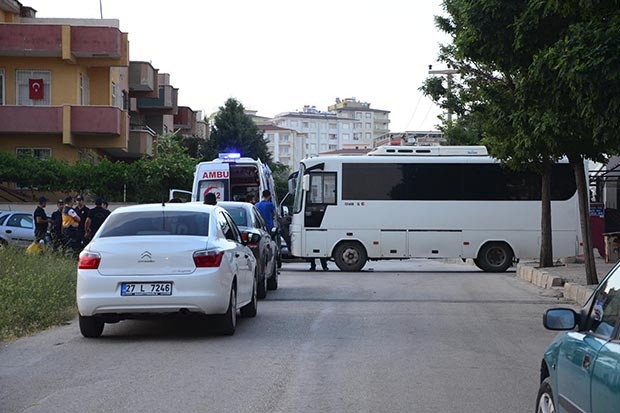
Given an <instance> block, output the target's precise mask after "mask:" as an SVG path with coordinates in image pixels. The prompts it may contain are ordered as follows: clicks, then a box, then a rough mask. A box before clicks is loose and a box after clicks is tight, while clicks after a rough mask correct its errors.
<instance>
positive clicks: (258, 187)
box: [170, 153, 277, 205]
mask: <svg viewBox="0 0 620 413" xmlns="http://www.w3.org/2000/svg"><path fill="white" fill-rule="evenodd" d="M265 189H268V190H269V191H270V192H271V197H272V201H273V203H274V204H275V205H277V195H276V191H275V184H274V181H273V175H272V173H271V169H269V166H267V164H264V163H262V162H261V160H260V159H252V158H247V157H241V155H240V154H238V153H221V154H219V156H218V158H217V159H214V160H212V161H206V162H200V163H199V164H198V165H196V170H195V171H194V183H193V185H192V191H191V193H190V192H189V191H184V190H179V189H172V190H170V199H172V198H174V197H175V196H176V195H177V194H187V195H190V197H191V201H204V198H205V195H206V194H207V193H209V192H212V193H214V194H215V197H216V199H217V200H218V201H246V199H247V197H248V195H253V196H254V197H255V200H256V202H258V201H260V199H261V194H262V192H263V191H264V190H265Z"/></svg>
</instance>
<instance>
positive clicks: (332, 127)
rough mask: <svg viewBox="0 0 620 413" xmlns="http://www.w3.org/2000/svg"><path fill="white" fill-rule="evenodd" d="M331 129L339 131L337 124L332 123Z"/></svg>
mask: <svg viewBox="0 0 620 413" xmlns="http://www.w3.org/2000/svg"><path fill="white" fill-rule="evenodd" d="M329 128H330V129H338V125H337V124H336V123H330V124H329Z"/></svg>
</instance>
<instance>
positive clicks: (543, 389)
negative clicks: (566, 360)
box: [536, 377, 556, 413]
mask: <svg viewBox="0 0 620 413" xmlns="http://www.w3.org/2000/svg"><path fill="white" fill-rule="evenodd" d="M555 412H556V409H555V401H554V400H553V390H551V378H550V377H547V378H546V379H544V380H543V382H542V383H541V384H540V389H539V390H538V397H537V398H536V413H555Z"/></svg>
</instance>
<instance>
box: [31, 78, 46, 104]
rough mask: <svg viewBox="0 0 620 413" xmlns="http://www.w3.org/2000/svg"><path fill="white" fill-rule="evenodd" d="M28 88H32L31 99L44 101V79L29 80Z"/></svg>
mask: <svg viewBox="0 0 620 413" xmlns="http://www.w3.org/2000/svg"><path fill="white" fill-rule="evenodd" d="M28 87H29V88H30V99H32V100H41V99H43V79H28Z"/></svg>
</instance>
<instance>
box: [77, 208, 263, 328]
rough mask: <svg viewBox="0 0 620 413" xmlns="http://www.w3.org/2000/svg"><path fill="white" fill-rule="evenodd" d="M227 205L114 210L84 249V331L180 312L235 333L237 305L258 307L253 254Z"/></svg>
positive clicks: (247, 311)
mask: <svg viewBox="0 0 620 413" xmlns="http://www.w3.org/2000/svg"><path fill="white" fill-rule="evenodd" d="M246 244H247V242H245V241H243V240H242V234H241V232H240V231H239V229H238V227H237V225H236V224H235V223H234V221H233V219H232V218H231V217H230V215H229V214H228V212H226V211H225V210H224V209H223V208H220V207H217V206H210V205H202V204H174V203H170V204H165V205H162V204H150V205H135V206H130V207H123V208H118V209H115V210H114V211H113V212H112V213H111V214H110V216H109V217H108V218H107V219H106V221H105V222H104V224H103V225H102V226H101V228H100V229H99V231H97V234H95V236H94V238H93V239H92V241H91V242H90V243H89V244H88V246H87V247H86V248H85V249H84V250H83V251H82V252H81V253H80V256H79V263H78V270H77V306H78V310H79V325H80V332H81V333H82V335H83V336H85V337H98V336H100V335H101V334H102V332H103V329H104V325H105V323H106V322H117V321H119V320H124V319H140V318H152V317H159V316H168V315H175V314H179V315H181V314H186V315H188V314H197V315H210V316H213V317H210V318H211V319H214V321H215V322H216V324H217V326H218V328H219V330H220V332H221V333H222V334H225V335H232V334H234V332H235V328H236V325H237V310H240V311H241V315H242V316H246V317H254V316H255V315H256V309H257V271H256V259H255V258H254V255H253V254H252V251H251V250H250V248H248V247H247V246H246Z"/></svg>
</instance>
